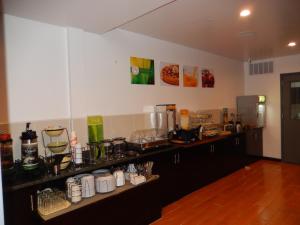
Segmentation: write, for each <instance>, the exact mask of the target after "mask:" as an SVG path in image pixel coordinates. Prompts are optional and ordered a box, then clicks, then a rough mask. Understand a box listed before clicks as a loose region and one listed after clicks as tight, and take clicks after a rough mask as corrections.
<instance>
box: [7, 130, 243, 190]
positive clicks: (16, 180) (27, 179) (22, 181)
mask: <svg viewBox="0 0 300 225" xmlns="http://www.w3.org/2000/svg"><path fill="white" fill-rule="evenodd" d="M236 135H238V134H230V135H220V136H215V137H209V138H205V139H203V140H201V141H196V142H193V143H190V144H170V145H169V146H166V147H163V148H158V149H154V150H152V151H148V152H144V153H142V154H137V155H136V156H127V157H125V158H122V159H119V160H111V161H99V162H97V163H96V164H87V165H83V166H82V167H80V168H75V167H71V166H70V168H68V169H66V170H62V171H61V172H60V174H59V175H52V174H47V173H41V174H39V175H36V176H32V175H29V174H27V175H26V174H24V173H22V172H20V171H18V170H17V171H16V172H15V173H14V174H13V175H11V176H9V179H5V178H4V182H3V183H4V185H3V189H4V192H11V191H17V190H20V189H23V188H27V187H30V186H35V185H41V184H44V183H47V182H52V181H56V180H59V179H64V178H67V177H71V176H75V175H77V174H81V173H88V172H91V171H93V170H96V169H101V168H109V167H112V166H117V165H122V164H128V163H130V162H132V161H136V160H138V159H143V158H146V157H149V156H152V155H157V154H161V153H163V152H170V151H176V150H179V149H182V148H191V147H196V146H199V145H204V144H208V143H213V142H216V141H220V140H223V139H226V138H228V137H232V136H236Z"/></svg>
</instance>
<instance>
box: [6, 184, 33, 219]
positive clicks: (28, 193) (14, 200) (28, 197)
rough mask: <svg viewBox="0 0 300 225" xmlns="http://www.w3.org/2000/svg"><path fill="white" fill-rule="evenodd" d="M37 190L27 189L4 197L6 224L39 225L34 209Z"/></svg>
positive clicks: (9, 193)
mask: <svg viewBox="0 0 300 225" xmlns="http://www.w3.org/2000/svg"><path fill="white" fill-rule="evenodd" d="M35 193H36V190H35V189H34V188H25V189H22V190H18V191H14V192H6V193H4V195H3V202H4V212H5V215H4V218H5V224H9V225H20V224H22V225H35V224H38V221H37V217H35V213H34V209H35V207H36V206H35V204H36V199H35V198H36V194H35Z"/></svg>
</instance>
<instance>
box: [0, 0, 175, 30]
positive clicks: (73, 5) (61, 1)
mask: <svg viewBox="0 0 300 225" xmlns="http://www.w3.org/2000/svg"><path fill="white" fill-rule="evenodd" d="M172 1H173V0H151V1H150V0H3V7H4V12H5V13H7V14H10V15H14V16H18V17H23V18H27V19H32V20H37V21H41V22H45V23H50V24H55V25H60V26H72V27H77V28H82V29H84V30H86V31H90V32H95V33H100V34H101V33H104V32H106V31H108V30H111V29H113V28H115V27H118V26H120V25H121V24H124V23H126V22H128V21H130V20H133V19H135V18H137V17H140V16H142V15H144V14H145V13H148V12H150V11H152V10H155V9H157V8H159V7H162V6H164V5H166V4H168V3H170V2H172Z"/></svg>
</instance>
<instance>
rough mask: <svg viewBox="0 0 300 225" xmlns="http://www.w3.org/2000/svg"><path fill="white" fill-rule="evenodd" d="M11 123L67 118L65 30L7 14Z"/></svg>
mask: <svg viewBox="0 0 300 225" xmlns="http://www.w3.org/2000/svg"><path fill="white" fill-rule="evenodd" d="M4 22H5V41H6V61H7V66H6V68H7V82H8V103H9V104H8V107H9V120H10V122H21V121H33V120H45V119H56V118H67V117H68V116H69V115H68V114H69V113H68V109H69V106H68V95H67V88H66V87H67V82H68V81H67V76H66V66H67V64H66V57H67V55H66V53H67V52H66V29H64V28H62V27H58V26H52V25H49V24H44V23H39V22H35V21H31V20H26V19H21V18H18V17H14V16H8V15H5V18H4Z"/></svg>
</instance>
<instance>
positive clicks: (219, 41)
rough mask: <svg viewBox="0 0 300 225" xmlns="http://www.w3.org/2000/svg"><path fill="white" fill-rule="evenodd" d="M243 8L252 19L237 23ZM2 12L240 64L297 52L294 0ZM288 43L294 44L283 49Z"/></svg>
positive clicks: (24, 0)
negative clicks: (138, 36)
mask: <svg viewBox="0 0 300 225" xmlns="http://www.w3.org/2000/svg"><path fill="white" fill-rule="evenodd" d="M87 3H88V4H87ZM243 8H249V9H250V10H251V11H252V14H251V15H250V16H249V17H246V18H241V17H240V16H239V12H240V10H241V9H243ZM120 9H121V10H120ZM4 11H5V13H7V14H11V15H15V16H19V17H24V18H29V19H33V20H38V21H42V22H47V23H51V24H56V25H61V26H73V27H79V28H82V29H84V30H86V31H89V32H95V33H100V34H102V33H105V32H107V31H110V30H112V29H114V28H122V29H125V30H128V31H132V32H137V33H142V34H145V35H148V36H152V37H155V38H159V39H162V40H167V41H171V42H175V43H178V44H182V45H185V46H189V47H193V48H198V49H202V50H205V51H209V52H212V53H215V54H218V55H222V56H226V57H229V58H233V59H238V60H244V61H246V60H248V59H249V58H251V59H252V60H257V59H263V58H271V57H278V56H284V55H291V54H298V53H300V29H299V27H300V13H299V12H300V1H299V0H252V1H250V0H226V1H224V0H176V1H174V0H151V1H149V0H43V1H41V0H4ZM291 40H293V41H296V42H297V43H298V45H297V46H296V47H294V48H288V47H287V44H288V42H289V41H291Z"/></svg>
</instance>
